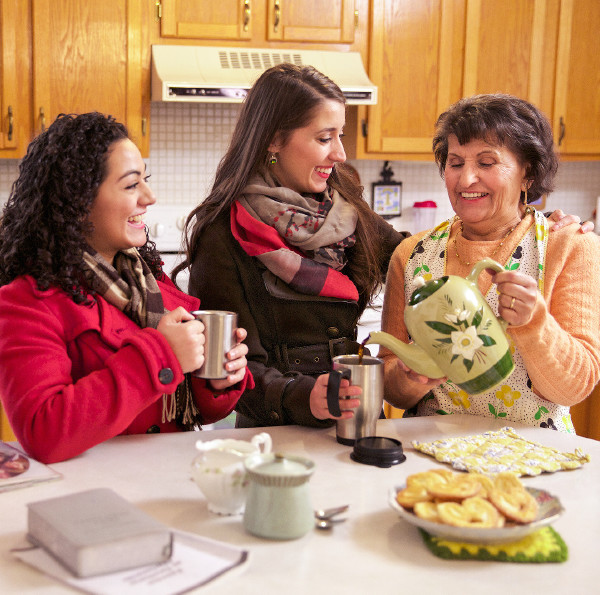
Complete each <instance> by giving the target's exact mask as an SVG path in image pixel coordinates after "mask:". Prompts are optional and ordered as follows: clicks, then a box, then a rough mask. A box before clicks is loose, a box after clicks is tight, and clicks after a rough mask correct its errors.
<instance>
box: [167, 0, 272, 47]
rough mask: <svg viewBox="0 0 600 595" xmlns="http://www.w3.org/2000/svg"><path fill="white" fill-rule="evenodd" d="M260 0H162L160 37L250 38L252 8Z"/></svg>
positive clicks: (260, 0)
mask: <svg viewBox="0 0 600 595" xmlns="http://www.w3.org/2000/svg"><path fill="white" fill-rule="evenodd" d="M264 1H265V0H162V2H161V17H160V19H161V20H160V34H161V37H181V38H189V39H223V40H231V41H235V40H239V39H250V38H251V37H252V26H253V24H254V20H255V19H254V15H253V8H254V6H253V5H254V4H257V3H258V2H261V3H263V2H264Z"/></svg>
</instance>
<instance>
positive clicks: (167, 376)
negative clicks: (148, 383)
mask: <svg viewBox="0 0 600 595" xmlns="http://www.w3.org/2000/svg"><path fill="white" fill-rule="evenodd" d="M173 378H175V374H173V370H171V368H163V369H162V370H161V371H160V372H159V373H158V379H159V380H160V382H161V384H171V382H173Z"/></svg>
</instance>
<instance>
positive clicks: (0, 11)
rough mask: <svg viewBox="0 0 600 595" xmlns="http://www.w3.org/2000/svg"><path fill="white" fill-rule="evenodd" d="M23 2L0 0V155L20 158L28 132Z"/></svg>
mask: <svg viewBox="0 0 600 595" xmlns="http://www.w3.org/2000/svg"><path fill="white" fill-rule="evenodd" d="M28 18H29V17H28V7H27V3H26V2H14V0H0V157H10V158H20V157H22V156H23V153H24V152H25V149H26V146H27V143H28V142H29V140H30V134H31V118H30V115H29V107H30V99H29V91H30V89H31V82H30V77H29V72H30V65H29V51H28V42H27V36H26V35H24V34H23V32H24V31H27V30H28V26H29V23H28Z"/></svg>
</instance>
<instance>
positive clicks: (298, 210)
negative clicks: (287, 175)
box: [231, 173, 358, 301]
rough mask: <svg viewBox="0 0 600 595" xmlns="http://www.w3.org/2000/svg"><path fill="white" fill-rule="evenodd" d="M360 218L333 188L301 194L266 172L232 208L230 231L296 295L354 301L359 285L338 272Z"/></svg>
mask: <svg viewBox="0 0 600 595" xmlns="http://www.w3.org/2000/svg"><path fill="white" fill-rule="evenodd" d="M357 219H358V215H357V213H356V209H355V208H354V207H353V206H352V205H351V204H349V203H348V202H347V201H346V200H345V199H344V198H343V197H342V196H341V195H340V194H339V193H338V192H336V191H335V190H333V189H332V188H329V189H328V192H323V193H321V194H318V195H315V196H302V195H300V194H298V193H297V192H294V191H293V190H290V189H289V188H284V187H282V186H277V185H276V182H275V180H274V179H273V178H272V177H271V176H270V174H268V173H267V174H263V175H259V176H255V177H254V178H253V179H252V180H250V183H249V184H248V186H246V188H245V189H244V191H243V193H242V196H241V197H240V198H239V199H238V201H236V202H235V203H234V204H233V206H232V209H231V231H232V233H233V235H234V237H235V238H236V240H237V241H238V242H239V244H240V246H241V247H242V248H243V249H244V251H245V252H246V254H248V255H249V256H256V257H257V258H258V260H260V262H262V263H263V264H264V265H265V266H266V267H267V269H269V270H270V271H271V272H272V273H273V274H274V275H275V276H277V277H278V278H280V279H281V280H282V281H284V282H285V283H287V284H288V285H289V286H290V287H291V288H292V289H294V290H295V291H298V292H299V293H303V294H307V295H319V296H328V297H336V298H341V299H350V300H354V301H356V300H358V290H357V289H356V286H355V285H354V283H353V282H352V281H351V280H350V279H349V278H348V277H347V276H346V275H344V274H343V273H341V272H340V271H341V270H342V269H343V267H344V265H345V264H346V262H347V257H346V252H345V251H346V248H350V247H352V246H353V245H354V244H355V243H356V236H355V235H354V231H355V229H356V222H357Z"/></svg>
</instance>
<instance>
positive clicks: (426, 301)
mask: <svg viewBox="0 0 600 595" xmlns="http://www.w3.org/2000/svg"><path fill="white" fill-rule="evenodd" d="M484 269H493V270H494V271H497V272H500V271H503V270H504V268H503V267H502V265H500V264H499V263H497V262H496V261H494V260H492V259H490V258H485V259H483V260H481V261H479V262H478V263H477V264H475V266H474V267H473V270H472V271H471V272H470V273H469V275H467V278H466V279H463V278H462V277H458V276H455V275H447V276H444V277H440V278H439V279H434V280H432V281H429V282H425V280H424V279H422V278H421V286H420V287H418V288H417V289H415V291H414V292H413V294H412V295H411V297H410V300H409V302H408V305H407V306H406V309H405V311H404V320H405V322H406V328H407V329H408V332H409V333H410V336H411V337H412V339H413V340H414V343H410V344H406V343H404V342H403V341H400V340H399V339H396V338H395V337H393V336H392V335H390V334H389V333H384V332H381V331H379V332H373V333H371V334H370V335H369V338H368V340H367V341H366V343H367V344H369V343H376V344H379V345H383V346H384V347H387V348H388V349H389V350H390V351H391V352H392V353H394V355H396V356H397V357H398V358H400V359H401V360H402V361H403V362H404V363H405V364H406V365H407V366H408V367H409V368H411V369H412V370H414V371H415V372H417V373H418V374H423V375H424V376H428V377H429V378H442V377H443V376H447V377H448V378H449V379H450V380H451V381H452V382H454V384H456V385H457V386H459V387H460V388H461V389H463V390H464V391H465V392H467V393H469V394H473V395H474V394H478V393H482V392H485V391H488V390H491V389H492V388H494V387H495V386H496V385H498V384H500V383H501V382H502V381H503V380H504V379H505V378H507V377H508V376H509V375H510V374H511V373H512V371H513V369H514V363H513V359H512V356H511V354H510V348H509V343H508V338H507V336H506V332H505V331H506V327H507V326H508V323H507V322H506V321H504V320H502V319H498V318H496V316H495V315H494V313H493V312H492V310H491V308H490V307H489V305H488V303H487V302H486V301H485V298H484V297H483V295H482V294H481V292H480V291H479V287H478V286H477V279H478V277H479V274H480V273H481V271H483V270H484Z"/></svg>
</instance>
